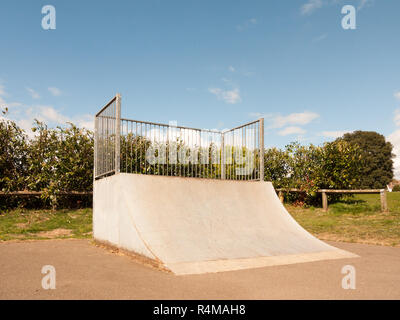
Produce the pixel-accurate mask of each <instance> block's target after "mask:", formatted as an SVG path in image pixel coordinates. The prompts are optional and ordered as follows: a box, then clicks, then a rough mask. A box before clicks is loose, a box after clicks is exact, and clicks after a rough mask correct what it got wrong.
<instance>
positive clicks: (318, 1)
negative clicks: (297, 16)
mask: <svg viewBox="0 0 400 320" xmlns="http://www.w3.org/2000/svg"><path fill="white" fill-rule="evenodd" d="M322 4H323V3H322V0H308V2H306V3H305V4H303V5H302V6H301V8H300V13H301V14H302V15H309V14H311V13H313V12H314V11H315V10H317V9H320V8H321V7H322Z"/></svg>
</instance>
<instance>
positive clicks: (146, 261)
mask: <svg viewBox="0 0 400 320" xmlns="http://www.w3.org/2000/svg"><path fill="white" fill-rule="evenodd" d="M93 243H94V244H95V245H96V246H98V247H101V248H104V249H106V250H108V251H111V252H112V253H116V254H118V253H122V254H123V255H126V256H128V257H130V258H132V259H133V260H134V261H135V262H137V263H140V264H142V265H145V266H147V267H150V268H152V269H157V270H159V271H163V272H167V273H172V271H171V270H169V269H168V268H167V267H166V266H165V265H164V264H163V263H162V262H161V261H159V260H155V259H151V258H149V257H146V256H144V255H141V254H139V253H136V252H134V251H131V250H126V249H124V248H122V247H118V246H116V245H114V244H112V243H111V242H108V241H104V240H98V239H93Z"/></svg>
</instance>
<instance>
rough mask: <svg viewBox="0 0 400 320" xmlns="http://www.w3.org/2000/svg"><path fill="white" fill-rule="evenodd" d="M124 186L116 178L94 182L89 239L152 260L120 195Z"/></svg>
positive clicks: (117, 176)
mask: <svg viewBox="0 0 400 320" xmlns="http://www.w3.org/2000/svg"><path fill="white" fill-rule="evenodd" d="M123 188H124V186H123V185H122V183H121V179H120V177H119V175H113V176H110V177H106V178H103V179H100V180H96V181H94V186H93V237H94V239H95V240H98V241H101V242H106V243H109V244H111V245H113V246H116V247H118V248H122V249H125V250H128V251H133V252H136V253H139V254H141V255H143V256H145V257H148V258H150V259H155V257H154V255H153V254H152V253H151V252H150V251H149V250H148V248H147V247H146V244H145V243H144V242H143V239H142V238H141V236H140V234H139V232H138V230H137V228H136V226H135V222H134V221H133V220H132V218H133V217H132V215H131V214H129V204H128V203H127V201H130V199H129V198H126V197H125V195H124V193H123V192H122V190H123Z"/></svg>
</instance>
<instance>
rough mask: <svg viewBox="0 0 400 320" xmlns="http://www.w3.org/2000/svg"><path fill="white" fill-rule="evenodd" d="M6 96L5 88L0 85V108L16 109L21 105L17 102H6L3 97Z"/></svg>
mask: <svg viewBox="0 0 400 320" xmlns="http://www.w3.org/2000/svg"><path fill="white" fill-rule="evenodd" d="M5 96H8V95H7V92H6V90H5V87H4V86H3V85H1V84H0V108H4V107H7V108H10V107H18V106H20V105H22V104H21V103H19V102H7V101H6V100H5V99H4V97H5Z"/></svg>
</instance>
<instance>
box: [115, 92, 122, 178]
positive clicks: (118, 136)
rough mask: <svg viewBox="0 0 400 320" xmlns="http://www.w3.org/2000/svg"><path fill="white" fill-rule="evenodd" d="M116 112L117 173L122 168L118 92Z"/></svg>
mask: <svg viewBox="0 0 400 320" xmlns="http://www.w3.org/2000/svg"><path fill="white" fill-rule="evenodd" d="M115 108H116V112H115V173H119V172H120V169H121V167H120V166H121V164H120V157H121V146H120V142H121V141H120V135H121V127H120V126H121V95H120V94H119V93H117V96H116V105H115Z"/></svg>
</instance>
